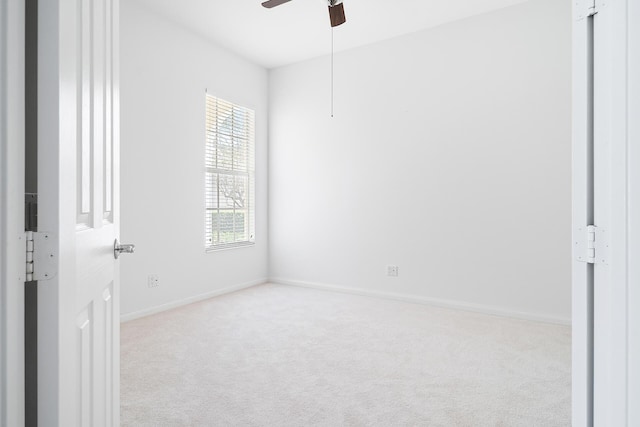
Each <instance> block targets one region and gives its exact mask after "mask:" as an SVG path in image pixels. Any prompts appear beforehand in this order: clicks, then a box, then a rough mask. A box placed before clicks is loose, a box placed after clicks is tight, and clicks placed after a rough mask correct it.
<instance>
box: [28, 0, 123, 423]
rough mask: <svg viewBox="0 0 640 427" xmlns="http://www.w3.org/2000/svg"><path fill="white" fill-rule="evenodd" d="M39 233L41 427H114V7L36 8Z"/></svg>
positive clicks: (71, 4)
mask: <svg viewBox="0 0 640 427" xmlns="http://www.w3.org/2000/svg"><path fill="white" fill-rule="evenodd" d="M38 16H39V23H38V28H39V34H38V42H39V57H38V59H39V68H38V69H39V75H38V79H39V93H38V97H39V98H38V120H39V122H38V135H39V140H38V194H39V196H38V197H39V200H38V202H39V203H38V229H39V231H40V232H47V233H50V234H51V238H52V239H55V240H56V242H57V247H58V251H57V256H58V258H59V259H58V271H57V273H56V274H55V277H54V278H53V279H52V280H48V281H43V282H42V283H40V284H39V286H38V287H39V290H38V419H39V423H40V425H41V426H61V427H62V426H64V427H67V426H113V425H118V424H119V310H120V309H119V298H120V290H119V283H118V263H117V260H116V259H114V241H115V239H116V238H117V237H118V233H119V197H118V196H119V194H118V188H119V182H118V175H119V173H118V171H119V168H118V159H119V149H118V143H119V88H118V63H119V61H118V18H119V11H118V0H46V1H40V2H39V13H38Z"/></svg>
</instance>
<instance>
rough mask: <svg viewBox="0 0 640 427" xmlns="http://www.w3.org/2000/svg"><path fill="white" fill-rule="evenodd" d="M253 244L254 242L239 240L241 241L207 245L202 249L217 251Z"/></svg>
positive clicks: (207, 251)
mask: <svg viewBox="0 0 640 427" xmlns="http://www.w3.org/2000/svg"><path fill="white" fill-rule="evenodd" d="M255 244H256V242H241V243H229V244H227V245H218V246H207V247H206V248H205V249H204V251H205V252H206V253H209V252H219V251H226V250H229V249H238V248H246V247H250V246H254V245H255Z"/></svg>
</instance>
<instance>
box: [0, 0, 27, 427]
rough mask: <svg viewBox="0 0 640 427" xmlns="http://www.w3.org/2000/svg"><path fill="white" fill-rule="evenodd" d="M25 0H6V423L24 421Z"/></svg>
mask: <svg viewBox="0 0 640 427" xmlns="http://www.w3.org/2000/svg"><path fill="white" fill-rule="evenodd" d="M24 20H25V5H24V0H8V1H6V0H3V1H2V3H1V4H0V425H2V426H21V425H24V275H23V274H24V273H25V258H24V257H25V252H24V251H25V246H24V149H25V147H24V144H25V141H24V49H25V42H24V36H25V22H24Z"/></svg>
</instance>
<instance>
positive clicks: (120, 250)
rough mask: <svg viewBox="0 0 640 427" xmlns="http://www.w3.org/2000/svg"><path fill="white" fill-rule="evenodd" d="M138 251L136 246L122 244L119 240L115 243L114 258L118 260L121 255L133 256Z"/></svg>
mask: <svg viewBox="0 0 640 427" xmlns="http://www.w3.org/2000/svg"><path fill="white" fill-rule="evenodd" d="M135 251H136V245H131V244H120V242H118V239H116V240H115V241H114V242H113V257H114V258H115V259H118V257H119V256H120V254H132V253H134V252H135Z"/></svg>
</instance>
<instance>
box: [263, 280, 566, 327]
mask: <svg viewBox="0 0 640 427" xmlns="http://www.w3.org/2000/svg"><path fill="white" fill-rule="evenodd" d="M269 283H275V284H280V285H289V286H298V287H303V288H313V289H320V290H324V291H332V292H342V293H347V294H354V295H362V296H368V297H375V298H385V299H392V300H397V301H405V302H411V303H415V304H424V305H432V306H438V307H444V308H453V309H457V310H465V311H473V312H476V313H483V314H490V315H494V316H502V317H511V318H516V319H523V320H532V321H536V322H544V323H553V324H557V325H571V319H566V318H562V317H555V316H545V315H539V314H534V313H527V312H522V311H515V310H507V309H503V308H500V307H491V306H486V305H481V304H472V303H467V302H461V301H452V300H444V299H438V298H427V297H419V296H415V295H409V294H398V293H392V292H382V291H370V290H366V289H358V288H350V287H346V286H339V285H329V284H324V283H312V282H303V281H299V280H290V279H284V278H272V279H270V280H269Z"/></svg>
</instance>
